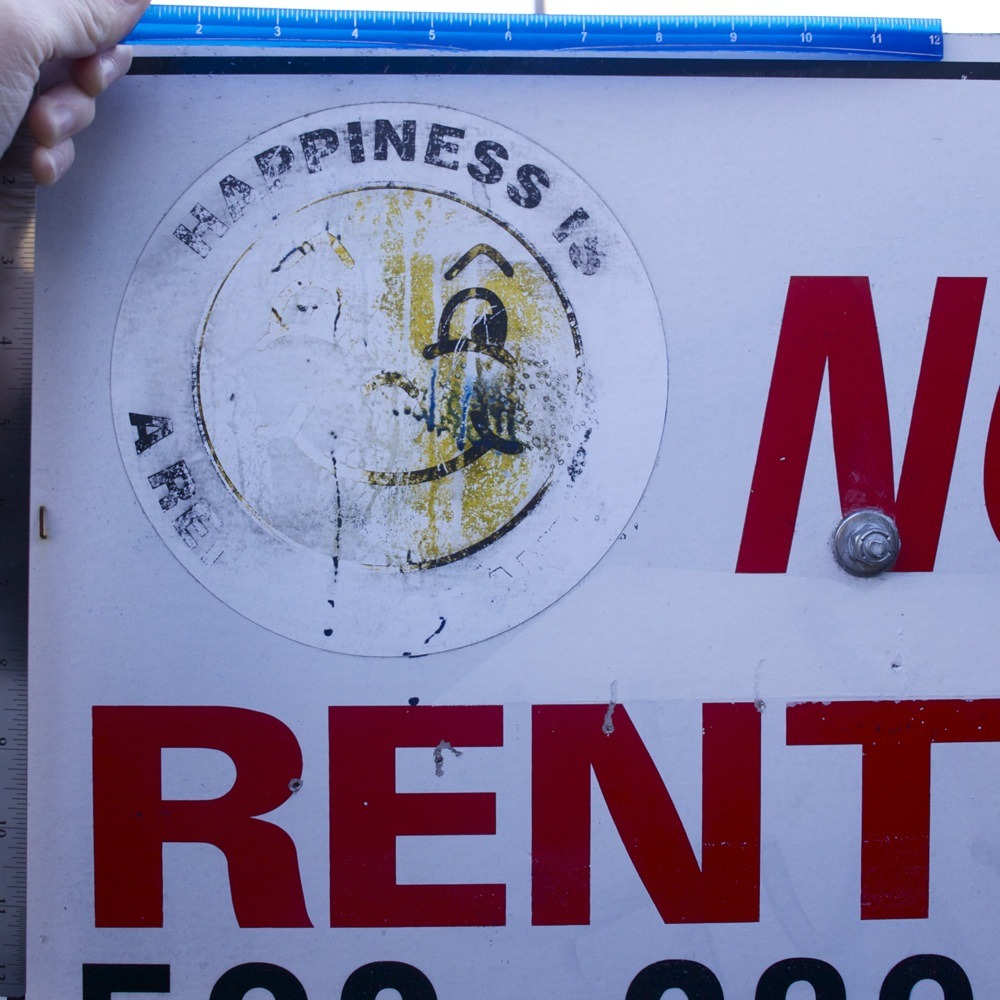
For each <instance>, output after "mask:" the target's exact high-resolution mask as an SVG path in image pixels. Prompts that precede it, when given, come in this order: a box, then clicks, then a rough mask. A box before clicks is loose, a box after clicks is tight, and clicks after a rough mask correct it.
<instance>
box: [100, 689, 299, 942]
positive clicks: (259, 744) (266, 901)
mask: <svg viewBox="0 0 1000 1000" xmlns="http://www.w3.org/2000/svg"><path fill="white" fill-rule="evenodd" d="M93 722H94V900H95V908H96V925H97V926H98V927H162V926H163V845H164V844H166V843H202V844H214V845H215V846H216V847H218V848H219V850H220V851H222V853H223V854H224V855H225V856H226V861H227V862H228V865H229V884H230V888H231V891H232V899H233V909H234V911H235V913H236V919H237V921H238V923H239V925H240V926H241V927H311V926H312V924H310V922H309V915H308V914H307V913H306V905H305V900H304V898H303V896H302V887H301V883H300V881H299V865H298V857H297V855H296V852H295V845H294V844H293V843H292V840H291V838H290V837H289V836H288V834H287V833H285V831H284V830H282V829H281V828H280V827H277V826H275V825H274V824H273V823H268V822H265V821H264V820H260V819H255V818H254V817H256V816H260V815H263V814H264V813H268V812H270V811H271V810H272V809H276V808H277V807H278V806H280V805H281V804H282V803H283V802H284V801H285V800H286V799H288V797H289V796H290V795H291V794H292V792H291V790H290V789H289V787H288V783H289V782H290V781H291V780H292V779H294V778H300V777H301V775H302V753H301V751H300V750H299V745H298V742H297V741H296V739H295V737H294V736H293V735H292V732H291V730H289V729H288V727H287V726H285V725H284V723H282V722H279V721H278V720H277V719H275V718H273V717H272V716H270V715H264V714H263V713H261V712H252V711H249V710H248V709H241V708H188V707H184V708H181V707H176V708H175V707H171V708H159V707H120V708H110V707H101V706H99V707H95V708H94V715H93ZM173 747H200V748H205V749H210V750H219V751H221V752H222V753H224V754H227V755H228V756H229V757H230V758H231V759H232V761H233V763H234V764H235V765H236V781H235V782H234V784H233V787H232V788H231V789H230V790H229V791H228V792H226V794H225V795H222V796H220V797H219V798H217V799H201V800H198V799H195V800H178V801H164V800H163V798H162V792H161V780H162V779H161V765H160V752H161V751H162V750H163V749H164V748H173Z"/></svg>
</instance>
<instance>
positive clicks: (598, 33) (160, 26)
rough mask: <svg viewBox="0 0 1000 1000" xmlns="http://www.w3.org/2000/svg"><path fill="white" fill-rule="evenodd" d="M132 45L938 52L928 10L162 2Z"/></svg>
mask: <svg viewBox="0 0 1000 1000" xmlns="http://www.w3.org/2000/svg"><path fill="white" fill-rule="evenodd" d="M128 40H129V41H131V42H134V43H137V44H147V45H148V44H157V43H162V44H170V45H178V44H181V45H201V44H206V45H214V46H225V45H253V46H258V47H259V46H262V45H265V46H274V47H280V46H314V47H323V48H330V47H335V48H356V49H405V50H414V49H420V50H425V51H426V50H428V49H430V50H439V51H444V52H451V53H454V52H491V53H497V52H516V53H521V54H523V53H525V52H573V53H581V52H588V51H594V52H602V53H616V52H619V53H620V52H634V53H642V54H645V55H655V54H657V53H662V54H676V53H678V52H701V53H704V52H713V53H727V52H728V53H734V54H774V55H782V56H787V55H789V54H791V55H796V56H804V55H809V54H811V53H817V54H820V55H822V56H825V57H829V56H831V55H835V56H848V57H887V58H896V59H900V58H903V59H941V58H942V56H943V44H942V33H941V21H940V20H939V19H935V18H871V17H785V16H781V17H778V16H775V17H766V16H763V15H755V16H742V17H724V16H721V15H720V16H666V15H664V16H663V17H656V16H651V15H629V16H621V17H619V16H615V15H610V14H607V15H595V16H586V17H585V16H583V15H580V14H510V15H507V14H428V13H402V12H389V11H344V10H280V9H276V8H273V7H272V8H261V7H213V6H197V5H191V4H164V5H162V6H157V7H151V8H150V9H149V10H148V11H147V12H146V13H145V15H143V18H142V20H141V21H140V22H139V24H138V26H137V27H136V29H135V31H134V32H133V33H132V34H131V35H130V36H129V39H128Z"/></svg>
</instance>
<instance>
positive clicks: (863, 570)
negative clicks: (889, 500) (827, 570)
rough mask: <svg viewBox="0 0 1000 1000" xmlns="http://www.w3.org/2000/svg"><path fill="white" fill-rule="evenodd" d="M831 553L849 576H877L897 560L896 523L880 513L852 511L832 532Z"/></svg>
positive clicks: (874, 511) (890, 567)
mask: <svg viewBox="0 0 1000 1000" xmlns="http://www.w3.org/2000/svg"><path fill="white" fill-rule="evenodd" d="M833 553H834V555H835V556H836V557H837V562H838V563H840V565H841V567H842V568H843V569H845V570H847V572H848V573H850V574H851V575H852V576H878V574H879V573H884V572H885V571H886V570H887V569H892V567H893V565H895V562H896V558H897V557H898V556H899V532H898V531H897V530H896V523H895V522H894V521H893V519H892V518H891V517H889V516H888V515H887V514H884V513H882V511H880V510H855V511H852V512H851V513H850V514H848V515H847V517H845V518H844V519H843V520H842V521H841V522H840V524H839V525H838V526H837V530H836V532H834V535H833Z"/></svg>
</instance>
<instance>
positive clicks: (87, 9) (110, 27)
mask: <svg viewBox="0 0 1000 1000" xmlns="http://www.w3.org/2000/svg"><path fill="white" fill-rule="evenodd" d="M149 2H150V0H34V2H33V3H32V4H31V7H30V8H29V10H23V9H22V13H23V14H24V15H25V16H26V17H27V18H28V20H29V21H30V22H32V23H31V25H30V27H31V32H30V33H31V34H32V35H33V36H34V40H35V44H36V45H38V46H39V48H40V51H39V53H38V55H39V57H40V58H39V63H41V62H47V61H48V60H50V59H79V58H82V57H84V56H92V55H95V54H96V53H98V52H104V51H105V50H107V49H110V48H112V47H113V46H114V45H115V44H116V43H117V42H119V41H120V40H121V39H122V38H123V37H124V36H125V35H127V34H128V33H129V32H130V31H131V30H132V28H134V27H135V24H136V22H137V21H138V20H139V18H140V17H142V14H143V12H144V11H145V10H146V8H147V7H148V6H149Z"/></svg>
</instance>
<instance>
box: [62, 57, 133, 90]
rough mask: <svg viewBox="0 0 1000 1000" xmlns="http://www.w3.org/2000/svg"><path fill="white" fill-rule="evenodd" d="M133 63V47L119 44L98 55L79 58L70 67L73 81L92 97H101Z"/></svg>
mask: <svg viewBox="0 0 1000 1000" xmlns="http://www.w3.org/2000/svg"><path fill="white" fill-rule="evenodd" d="M131 65H132V47H131V46H130V45H117V46H115V48H113V49H109V50H108V51H107V52H99V53H98V54H97V55H96V56H88V57H87V58H84V59H77V60H76V61H75V62H74V63H73V65H72V67H71V68H70V74H71V76H72V78H73V81H74V82H75V83H76V84H77V85H78V86H79V88H80V89H81V90H82V91H83V92H84V93H86V94H89V95H90V96H91V97H100V95H101V94H103V93H104V91H105V90H107V89H108V87H110V86H111V84H113V83H114V82H115V80H118V79H121V77H123V76H124V75H125V74H126V73H127V72H128V70H129V67H130V66H131Z"/></svg>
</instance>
